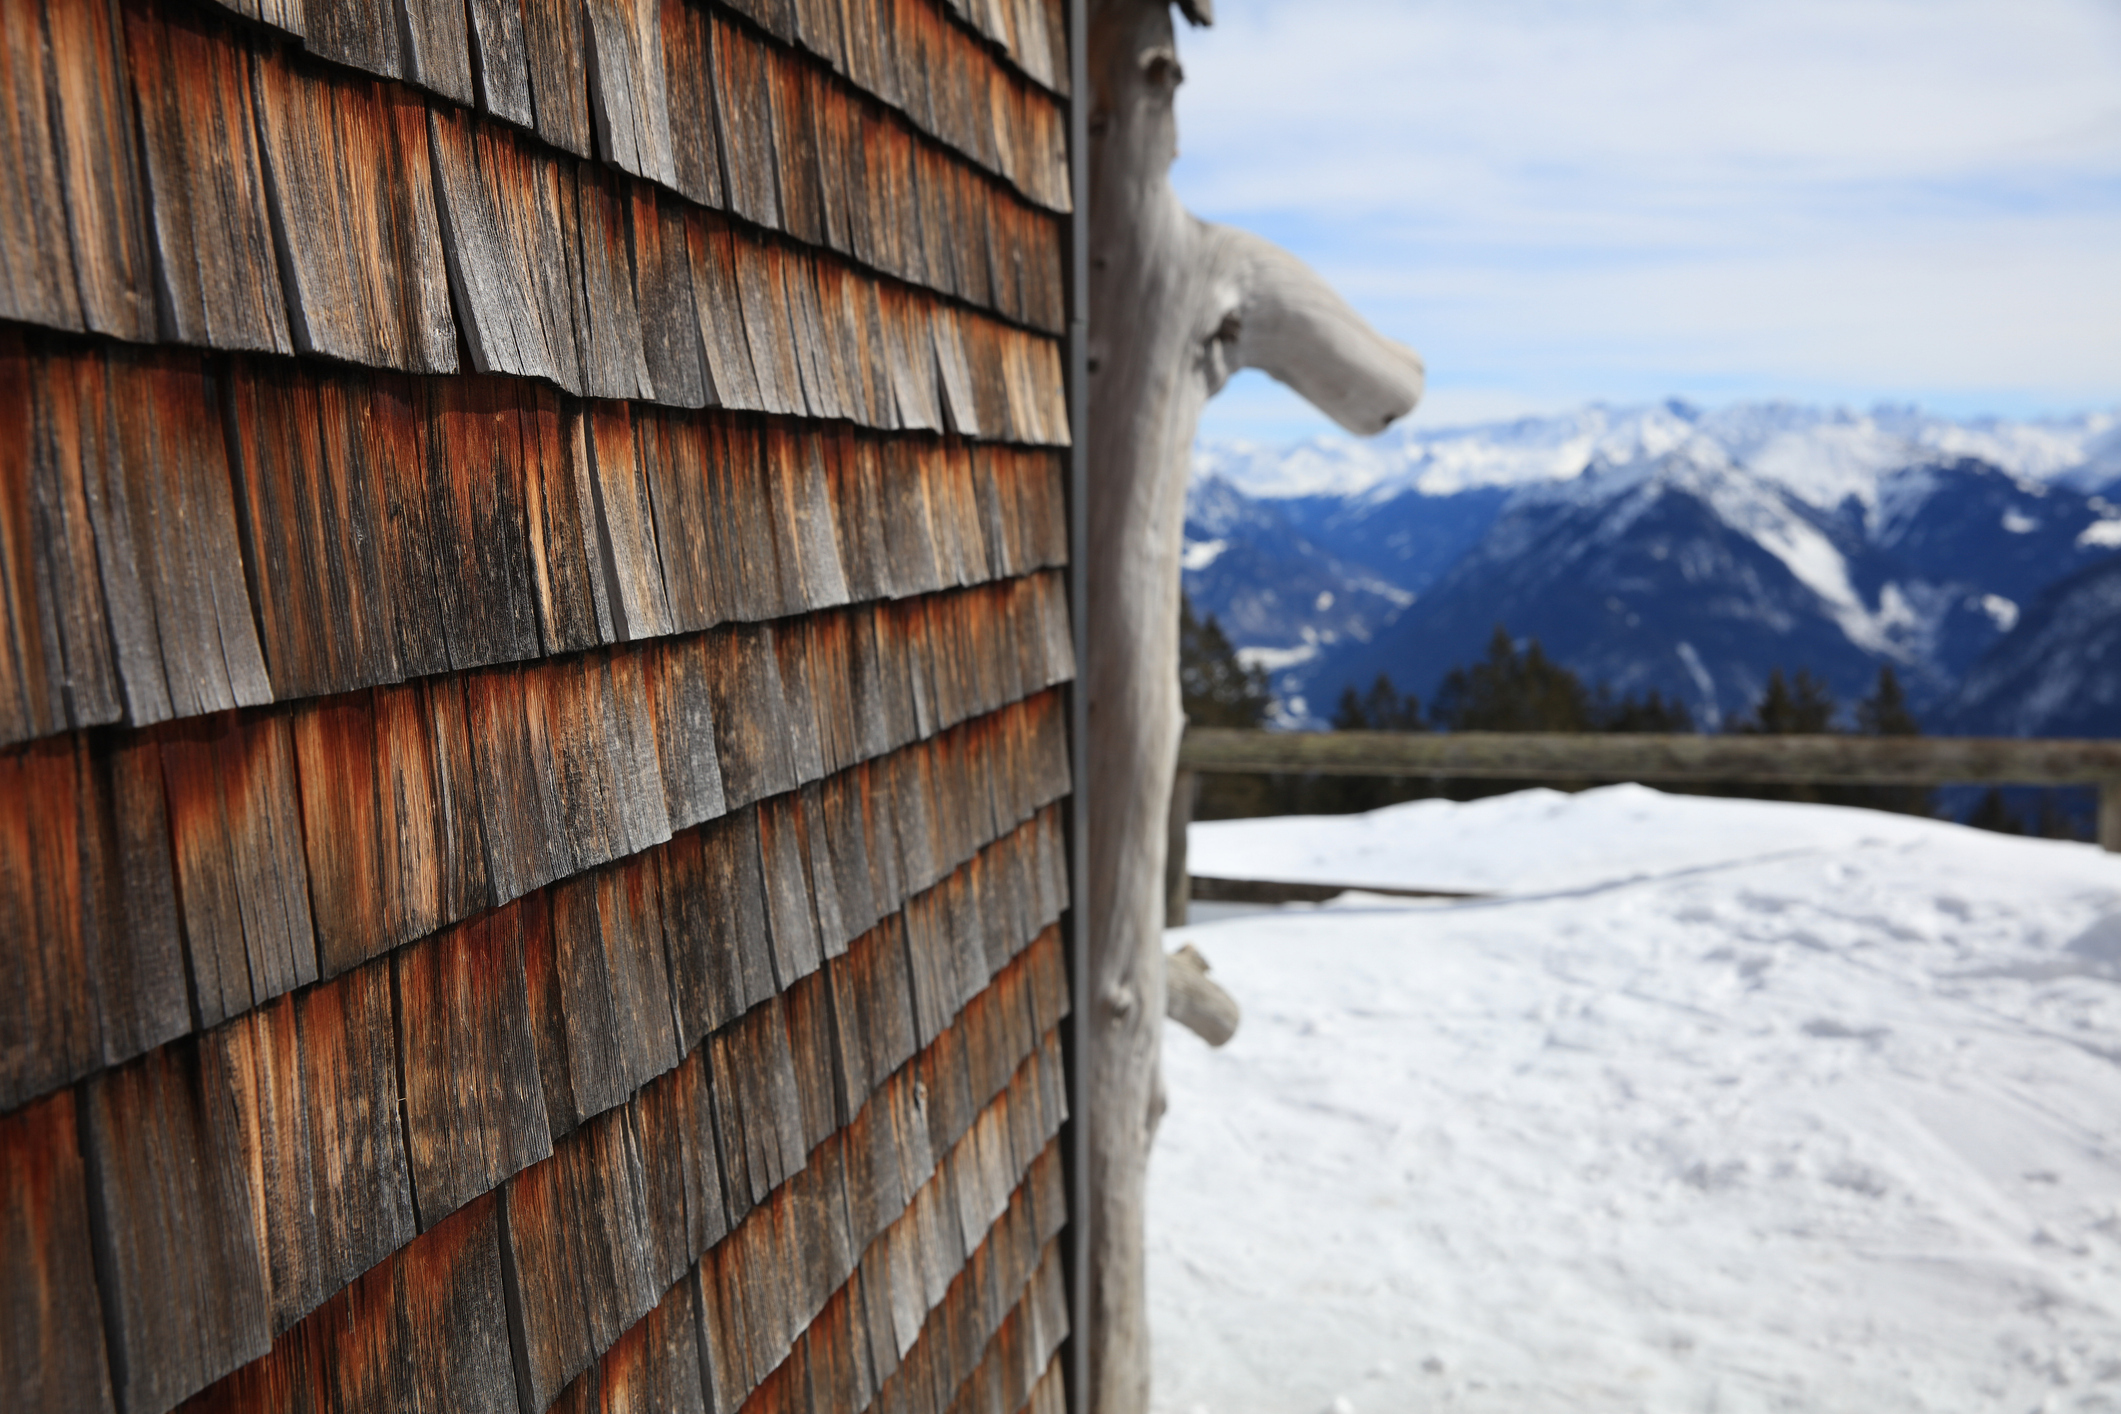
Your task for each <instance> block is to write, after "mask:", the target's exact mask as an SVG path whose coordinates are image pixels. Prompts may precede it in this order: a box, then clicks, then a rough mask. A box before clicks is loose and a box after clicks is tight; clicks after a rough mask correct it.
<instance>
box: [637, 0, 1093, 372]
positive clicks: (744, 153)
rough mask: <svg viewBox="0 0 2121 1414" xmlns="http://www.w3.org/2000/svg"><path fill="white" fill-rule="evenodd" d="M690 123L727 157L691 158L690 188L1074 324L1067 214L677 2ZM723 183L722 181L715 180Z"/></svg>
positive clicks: (918, 279)
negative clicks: (1066, 260)
mask: <svg viewBox="0 0 2121 1414" xmlns="http://www.w3.org/2000/svg"><path fill="white" fill-rule="evenodd" d="M665 29H666V33H667V37H668V48H669V51H670V52H671V53H672V54H673V55H674V56H679V55H682V56H683V62H680V63H678V64H676V65H674V66H673V73H674V79H673V88H672V103H673V111H674V112H676V113H677V114H679V115H680V117H681V118H682V117H687V116H690V115H693V114H697V115H698V116H697V118H695V119H694V120H693V121H690V122H680V123H679V125H678V130H679V131H689V130H697V131H699V132H702V133H711V134H719V137H718V141H719V142H720V143H721V144H722V156H723V159H724V162H725V164H726V168H725V169H724V170H721V171H720V172H719V173H715V172H712V171H709V170H708V169H707V168H706V167H705V163H706V160H707V154H706V153H704V152H702V153H699V154H696V155H690V156H685V157H683V158H682V159H681V161H680V164H679V165H680V181H679V183H678V189H679V190H680V191H683V192H684V193H685V194H686V195H687V196H690V197H692V198H693V199H695V200H698V201H701V202H702V203H703V204H706V205H710V206H722V205H724V204H726V205H727V207H728V209H729V210H730V211H732V212H734V213H735V214H736V215H738V216H741V217H742V218H744V219H745V220H747V221H751V222H754V223H756V224H758V225H760V226H763V227H766V228H768V229H777V230H781V231H785V232H786V233H787V234H788V235H790V236H792V237H793V238H795V239H796V240H798V241H800V242H802V243H804V244H806V245H812V246H821V247H825V248H828V249H831V250H833V251H836V252H838V253H839V254H841V255H845V256H849V257H851V258H853V259H854V260H856V261H858V262H860V263H861V264H863V265H865V266H867V267H869V268H871V269H875V270H881V271H884V272H886V273H889V274H892V275H895V276H897V277H899V278H901V279H904V280H907V281H909V282H910V283H913V284H916V285H921V286H924V287H926V288H930V289H934V290H939V291H941V292H943V293H945V294H949V295H954V296H956V297H957V298H960V299H963V300H965V301H966V302H967V303H969V304H972V305H975V306H978V307H981V308H988V309H993V310H994V311H996V312H997V313H999V314H1001V315H1003V316H1004V317H1005V318H1008V319H1011V320H1013V321H1015V322H1018V323H1024V324H1029V325H1031V326H1032V327H1034V328H1037V329H1040V330H1043V331H1045V332H1047V333H1057V332H1059V331H1060V328H1061V325H1062V321H1063V310H1062V292H1061V289H1060V264H1059V261H1058V259H1057V245H1056V243H1057V242H1058V241H1059V239H1060V227H1059V223H1058V222H1057V221H1056V220H1055V219H1054V218H1053V216H1052V214H1051V213H1049V212H1047V211H1045V210H1043V209H1042V208H1039V207H1035V206H1031V205H1028V204H1025V203H1022V202H1019V201H1017V200H1016V199H1014V198H1013V197H1006V196H1003V195H1002V194H1001V192H1000V190H999V189H997V188H996V187H995V186H994V185H993V182H992V179H991V178H988V177H986V176H985V175H983V174H981V173H979V172H978V170H977V169H976V168H973V167H970V166H968V165H966V164H965V163H964V162H962V161H961V160H959V159H958V158H956V157H955V156H954V155H953V154H952V153H951V152H950V151H949V150H948V149H946V148H944V147H942V146H940V145H939V144H936V143H934V142H932V141H930V140H927V139H924V138H920V137H917V136H916V135H915V134H916V130H915V129H914V128H913V127H912V126H911V125H910V124H908V123H907V122H906V120H905V119H904V118H903V117H901V116H899V115H897V114H895V113H894V112H892V110H890V109H888V108H886V107H884V106H883V105H881V104H879V103H876V102H874V101H872V100H868V99H862V98H855V97H853V96H852V95H851V94H850V91H849V90H848V89H846V88H845V87H844V86H843V85H841V84H839V83H838V82H837V81H835V80H834V79H833V78H832V76H831V75H830V74H829V73H827V72H826V71H825V70H824V69H823V68H822V67H820V66H819V65H817V64H815V63H813V62H809V61H806V60H805V59H803V58H802V57H801V56H800V55H798V54H796V53H793V52H791V51H790V50H787V49H785V48H783V47H781V46H780V45H777V44H775V43H773V42H772V41H771V40H769V39H766V38H764V37H762V36H759V35H757V34H755V33H754V32H753V31H751V30H750V29H748V28H746V27H745V26H743V25H741V24H737V23H734V22H732V21H731V20H729V19H727V18H725V17H724V16H722V15H720V14H717V13H711V12H708V11H705V10H698V9H693V8H690V7H689V6H686V5H685V4H684V3H683V0H673V6H672V8H671V9H669V10H667V11H666V13H665ZM710 182H713V183H714V184H715V189H714V190H712V191H710V190H709V186H710Z"/></svg>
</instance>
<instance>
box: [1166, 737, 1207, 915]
mask: <svg viewBox="0 0 2121 1414" xmlns="http://www.w3.org/2000/svg"><path fill="white" fill-rule="evenodd" d="M1199 796H1200V777H1198V776H1196V775H1194V774H1193V773H1192V772H1191V771H1186V770H1181V771H1179V772H1178V773H1177V774H1176V775H1174V776H1173V777H1172V779H1171V828H1170V829H1169V831H1168V832H1167V833H1166V836H1165V848H1166V849H1167V850H1168V851H1169V853H1168V854H1167V855H1166V857H1165V859H1164V926H1165V927H1166V928H1183V927H1185V926H1186V907H1187V905H1188V904H1189V903H1190V902H1191V901H1192V898H1193V881H1192V879H1191V877H1190V876H1189V875H1188V874H1187V872H1186V829H1187V827H1188V826H1190V825H1191V824H1192V823H1193V803H1194V801H1195V800H1197V799H1198V798H1199Z"/></svg>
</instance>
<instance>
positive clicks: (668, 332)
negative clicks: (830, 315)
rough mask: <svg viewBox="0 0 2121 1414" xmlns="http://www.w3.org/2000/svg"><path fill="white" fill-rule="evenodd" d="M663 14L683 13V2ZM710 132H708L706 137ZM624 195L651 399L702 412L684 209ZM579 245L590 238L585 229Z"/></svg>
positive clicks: (708, 386)
mask: <svg viewBox="0 0 2121 1414" xmlns="http://www.w3.org/2000/svg"><path fill="white" fill-rule="evenodd" d="M665 8H666V12H684V11H685V9H686V6H685V5H684V4H683V3H682V0H678V2H677V3H673V4H672V5H669V6H666V7H665ZM712 131H713V130H712V129H711V128H710V129H709V132H712ZM631 188H632V189H631V191H629V192H627V193H625V210H626V233H627V239H628V241H629V248H630V250H631V253H632V271H633V287H632V288H629V289H628V290H627V291H626V295H627V299H628V300H629V301H631V300H632V299H633V298H634V296H635V293H636V291H638V297H639V311H640V336H639V341H640V345H641V351H642V356H643V358H644V359H645V362H646V372H647V378H648V381H649V383H650V384H652V385H653V387H654V389H655V393H654V396H655V398H656V400H657V401H658V402H660V403H663V404H665V405H666V406H672V407H686V408H697V407H705V406H706V405H707V403H708V402H709V400H710V393H711V391H712V389H713V387H714V384H713V382H712V380H711V379H710V377H709V375H708V371H707V361H706V357H707V356H706V351H705V349H704V347H703V346H702V344H701V340H700V322H699V314H698V311H697V310H696V309H695V308H694V306H693V302H692V261H691V256H690V255H689V253H688V251H687V247H686V243H685V240H686V237H685V209H686V208H685V205H684V203H682V202H678V201H674V200H672V199H670V198H669V197H668V196H662V197H659V196H657V194H656V192H655V189H654V188H653V187H650V186H648V185H646V184H645V183H640V182H635V183H632V184H631ZM583 239H584V240H587V239H589V234H588V232H587V231H586V230H585V232H584V236H583Z"/></svg>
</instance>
